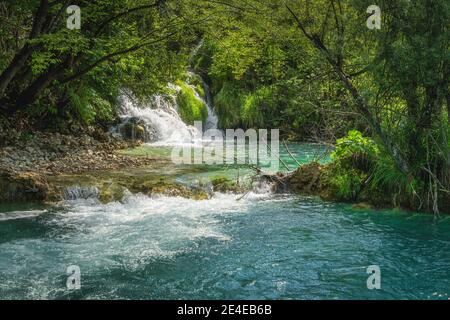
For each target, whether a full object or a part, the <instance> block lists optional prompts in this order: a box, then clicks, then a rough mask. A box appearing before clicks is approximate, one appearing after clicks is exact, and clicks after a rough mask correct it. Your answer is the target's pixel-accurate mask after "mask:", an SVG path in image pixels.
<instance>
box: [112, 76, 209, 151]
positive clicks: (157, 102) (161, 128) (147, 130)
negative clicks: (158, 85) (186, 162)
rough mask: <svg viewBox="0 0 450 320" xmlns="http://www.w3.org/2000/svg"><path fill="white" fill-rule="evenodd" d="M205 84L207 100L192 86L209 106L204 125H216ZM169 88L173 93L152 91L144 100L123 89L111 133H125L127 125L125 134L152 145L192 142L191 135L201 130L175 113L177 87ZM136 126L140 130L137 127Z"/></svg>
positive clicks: (206, 126)
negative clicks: (115, 124)
mask: <svg viewBox="0 0 450 320" xmlns="http://www.w3.org/2000/svg"><path fill="white" fill-rule="evenodd" d="M204 86H205V95H206V100H204V99H202V97H201V96H200V95H199V94H198V93H197V91H195V88H194V87H193V86H191V87H192V88H193V89H194V92H195V96H196V98H197V99H199V100H200V101H202V103H204V104H205V105H206V106H207V108H208V118H207V121H206V123H205V126H204V128H203V129H204V130H208V129H214V128H217V123H218V119H217V116H216V115H215V113H214V110H213V107H212V98H211V93H210V90H209V88H208V86H207V84H206V83H204ZM168 88H169V89H171V90H173V91H175V92H176V93H174V94H155V95H153V96H152V97H151V98H150V99H149V102H148V103H146V104H142V103H139V102H138V101H137V100H136V99H135V98H133V97H132V95H131V94H129V93H127V92H126V91H125V90H124V91H123V93H122V95H121V97H120V108H121V109H120V114H119V115H120V118H121V123H120V124H119V125H118V126H117V127H116V128H114V129H113V133H115V134H121V135H122V136H124V135H125V134H126V133H127V128H129V127H131V128H132V130H128V131H130V132H128V134H127V135H128V137H127V138H131V139H142V140H144V141H145V142H146V143H149V144H152V145H155V146H179V145H184V144H192V140H193V138H194V137H201V136H202V133H201V132H199V130H198V129H197V128H195V127H194V126H190V125H187V124H185V123H184V122H183V120H182V119H181V117H180V115H179V114H178V105H177V101H176V100H177V99H176V96H177V94H178V92H179V90H180V88H179V87H178V86H176V85H173V84H169V85H168ZM136 127H137V128H142V130H140V131H139V130H136V129H135V128H136Z"/></svg>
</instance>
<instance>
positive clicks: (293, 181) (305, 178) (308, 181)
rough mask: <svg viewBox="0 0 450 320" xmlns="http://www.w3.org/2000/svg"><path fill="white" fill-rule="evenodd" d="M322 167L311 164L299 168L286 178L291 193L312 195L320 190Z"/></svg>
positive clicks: (314, 163) (315, 163) (317, 164)
mask: <svg viewBox="0 0 450 320" xmlns="http://www.w3.org/2000/svg"><path fill="white" fill-rule="evenodd" d="M322 169H323V167H322V166H321V165H320V164H319V163H317V162H312V163H310V164H305V165H302V166H300V167H299V168H298V169H297V170H296V171H295V172H294V173H292V174H291V175H290V176H289V177H288V183H289V186H290V188H291V190H292V191H294V192H296V193H307V194H312V193H316V192H319V191H320V190H321V180H320V178H321V174H322Z"/></svg>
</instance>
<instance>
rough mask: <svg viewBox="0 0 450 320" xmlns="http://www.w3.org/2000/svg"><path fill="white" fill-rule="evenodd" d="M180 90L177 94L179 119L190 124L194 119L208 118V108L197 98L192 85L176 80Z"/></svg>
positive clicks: (204, 120) (202, 119)
mask: <svg viewBox="0 0 450 320" xmlns="http://www.w3.org/2000/svg"><path fill="white" fill-rule="evenodd" d="M176 84H177V85H178V86H179V87H180V92H179V93H178V95H177V104H178V113H179V114H180V117H181V119H182V120H183V121H184V122H185V123H187V124H190V125H193V124H194V121H202V122H203V123H205V122H206V119H207V118H208V108H207V106H206V105H205V103H204V102H203V101H201V100H200V99H198V97H197V96H196V95H195V91H194V89H193V88H192V87H190V86H188V85H187V84H186V83H184V82H182V81H177V82H176Z"/></svg>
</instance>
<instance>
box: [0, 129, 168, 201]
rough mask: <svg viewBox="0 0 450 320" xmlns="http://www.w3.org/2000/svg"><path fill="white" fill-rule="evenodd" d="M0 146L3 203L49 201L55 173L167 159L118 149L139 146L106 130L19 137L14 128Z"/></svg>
mask: <svg viewBox="0 0 450 320" xmlns="http://www.w3.org/2000/svg"><path fill="white" fill-rule="evenodd" d="M2 140H3V141H2V144H3V146H1V147H0V202H22V201H45V200H46V199H47V198H48V194H49V192H50V187H49V185H48V183H47V181H48V178H49V177H51V176H58V175H61V174H83V173H86V172H94V171H100V170H117V169H122V168H133V167H141V166H146V165H150V164H154V163H155V162H157V161H163V160H162V159H160V158H154V157H136V156H127V155H123V154H120V153H119V152H118V151H119V150H123V149H127V148H132V147H136V146H139V145H140V144H142V142H140V141H125V140H122V139H120V138H117V137H114V136H112V135H110V134H108V133H105V132H102V131H98V130H97V131H94V132H91V133H90V134H88V133H83V134H80V135H63V134H59V133H49V132H36V133H34V134H33V135H30V136H29V137H28V138H26V139H24V138H19V135H18V134H17V132H14V131H11V132H9V134H8V135H7V138H5V139H2Z"/></svg>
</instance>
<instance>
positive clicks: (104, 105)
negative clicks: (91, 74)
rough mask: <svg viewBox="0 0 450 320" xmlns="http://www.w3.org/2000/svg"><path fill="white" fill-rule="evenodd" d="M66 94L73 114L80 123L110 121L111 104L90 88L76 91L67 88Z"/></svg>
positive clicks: (111, 115)
mask: <svg viewBox="0 0 450 320" xmlns="http://www.w3.org/2000/svg"><path fill="white" fill-rule="evenodd" d="M68 95H69V102H70V107H71V109H72V111H73V114H74V115H75V116H76V119H77V120H78V121H80V122H81V123H82V124H86V125H88V124H92V123H93V122H94V121H96V122H103V121H106V122H109V121H112V119H113V117H114V111H113V106H112V105H111V103H109V102H108V101H106V100H104V99H103V98H102V97H101V96H100V95H99V94H98V93H97V92H96V91H95V90H93V89H92V88H90V87H84V88H82V89H80V90H78V91H74V90H71V89H69V90H68Z"/></svg>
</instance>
